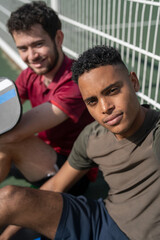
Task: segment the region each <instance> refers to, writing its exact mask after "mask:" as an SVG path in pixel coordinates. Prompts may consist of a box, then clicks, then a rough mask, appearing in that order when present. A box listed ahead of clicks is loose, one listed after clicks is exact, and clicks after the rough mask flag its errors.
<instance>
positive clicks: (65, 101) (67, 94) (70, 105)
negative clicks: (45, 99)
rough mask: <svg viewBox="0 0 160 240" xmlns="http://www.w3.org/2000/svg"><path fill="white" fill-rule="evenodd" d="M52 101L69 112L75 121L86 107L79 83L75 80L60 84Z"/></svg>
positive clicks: (66, 112)
mask: <svg viewBox="0 0 160 240" xmlns="http://www.w3.org/2000/svg"><path fill="white" fill-rule="evenodd" d="M50 102H51V103H52V104H54V105H55V106H57V107H58V108H59V109H61V110H62V111H63V112H64V113H65V114H67V115H68V116H69V117H70V118H71V119H72V120H73V121H74V122H75V123H76V122H78V120H79V118H80V116H81V115H82V113H83V112H84V110H85V109H86V106H85V104H84V102H83V100H82V97H81V94H80V91H79V88H78V85H77V84H76V83H74V82H73V81H69V82H67V84H64V85H62V86H60V87H59V88H58V89H57V91H56V92H55V93H54V95H53V96H52V99H50Z"/></svg>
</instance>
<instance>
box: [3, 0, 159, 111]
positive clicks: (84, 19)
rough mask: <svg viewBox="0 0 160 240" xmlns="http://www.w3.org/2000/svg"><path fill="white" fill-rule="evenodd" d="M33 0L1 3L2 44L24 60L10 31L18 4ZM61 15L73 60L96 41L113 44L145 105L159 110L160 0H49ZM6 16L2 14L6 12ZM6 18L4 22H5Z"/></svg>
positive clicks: (66, 40) (13, 56) (11, 54)
mask: <svg viewBox="0 0 160 240" xmlns="http://www.w3.org/2000/svg"><path fill="white" fill-rule="evenodd" d="M26 2H31V0H15V1H14V3H13V1H10V3H9V4H8V5H7V1H6V0H1V2H0V17H1V18H0V48H2V49H3V50H4V51H6V53H7V54H8V55H9V56H10V57H11V58H12V59H13V60H14V61H16V62H17V63H18V64H19V65H20V67H21V68H25V67H26V66H25V64H24V63H23V62H22V60H21V59H20V57H19V55H18V53H17V51H16V49H15V45H14V42H13V40H12V39H11V36H10V35H9V34H8V32H7V29H6V26H5V25H6V21H7V19H8V17H9V15H10V12H11V11H12V10H15V4H16V6H19V5H21V4H23V3H26ZM45 2H46V3H47V4H48V5H50V6H52V7H53V8H54V9H55V10H56V11H57V12H58V14H59V17H60V19H61V21H62V27H63V32H64V36H65V37H64V44H63V50H64V51H65V52H66V53H67V54H68V55H70V56H72V57H73V58H77V57H78V56H79V54H81V53H82V52H83V51H85V50H87V49H88V48H91V47H93V46H95V45H100V44H105V45H111V46H114V47H116V48H118V49H119V51H120V52H121V55H122V58H123V60H124V62H125V63H126V65H127V66H128V68H129V69H130V70H131V71H135V72H136V73H137V76H138V78H139V80H140V84H141V90H140V92H139V93H138V95H139V97H140V100H141V103H149V104H151V105H152V106H153V107H154V108H157V109H160V0H150V1H149V0H67V1H66V0H45ZM2 15H3V16H2ZM2 18H3V20H2Z"/></svg>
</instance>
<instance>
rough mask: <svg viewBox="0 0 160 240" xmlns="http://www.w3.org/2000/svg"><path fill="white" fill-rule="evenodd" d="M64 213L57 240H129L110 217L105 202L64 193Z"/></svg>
mask: <svg viewBox="0 0 160 240" xmlns="http://www.w3.org/2000/svg"><path fill="white" fill-rule="evenodd" d="M62 196H63V202H64V205H63V213H62V216H61V220H60V223H59V226H58V229H57V233H56V236H55V238H54V239H55V240H64V239H65V240H66V239H67V240H128V238H127V236H126V235H125V234H124V233H123V232H122V231H121V230H120V228H119V227H118V226H117V224H116V223H115V222H114V221H113V219H112V218H111V217H110V216H109V214H108V212H107V210H106V208H105V206H104V203H103V200H102V199H99V200H88V199H86V198H85V197H84V196H79V197H75V196H72V195H70V194H66V193H62Z"/></svg>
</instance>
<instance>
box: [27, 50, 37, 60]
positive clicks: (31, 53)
mask: <svg viewBox="0 0 160 240" xmlns="http://www.w3.org/2000/svg"><path fill="white" fill-rule="evenodd" d="M37 57H38V53H37V52H36V50H35V49H33V48H29V49H28V58H29V59H30V60H34V59H35V58H37Z"/></svg>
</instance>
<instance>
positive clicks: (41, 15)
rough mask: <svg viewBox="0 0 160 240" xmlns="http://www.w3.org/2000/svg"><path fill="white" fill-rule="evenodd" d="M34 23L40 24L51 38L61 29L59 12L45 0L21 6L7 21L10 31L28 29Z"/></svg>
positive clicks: (11, 32)
mask: <svg viewBox="0 0 160 240" xmlns="http://www.w3.org/2000/svg"><path fill="white" fill-rule="evenodd" d="M34 24H40V25H41V26H42V28H43V29H44V30H45V31H46V32H47V33H48V35H49V36H50V37H51V39H54V38H55V36H56V32H57V30H59V29H61V21H60V19H59V17H58V15H57V13H56V12H55V11H54V10H53V9H52V8H50V7H48V6H47V5H46V3H45V2H43V1H32V2H31V3H26V4H24V5H22V6H21V7H19V8H18V9H17V10H16V11H14V12H12V13H11V16H10V18H9V19H8V22H7V27H8V31H9V32H10V34H11V35H13V32H14V31H28V30H30V29H31V27H32V26H33V25H34Z"/></svg>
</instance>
